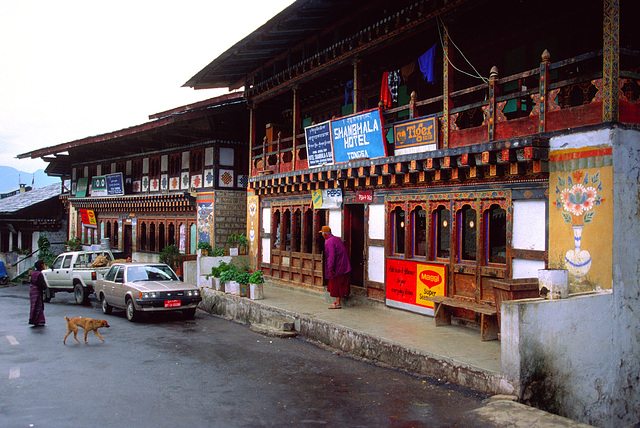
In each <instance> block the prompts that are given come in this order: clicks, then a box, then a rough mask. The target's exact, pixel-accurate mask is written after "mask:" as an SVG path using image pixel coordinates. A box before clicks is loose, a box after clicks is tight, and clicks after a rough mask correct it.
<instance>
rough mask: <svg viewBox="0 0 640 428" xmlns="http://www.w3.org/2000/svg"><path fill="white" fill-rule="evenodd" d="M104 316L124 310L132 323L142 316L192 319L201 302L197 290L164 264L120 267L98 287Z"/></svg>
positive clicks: (99, 281) (97, 292)
mask: <svg viewBox="0 0 640 428" xmlns="http://www.w3.org/2000/svg"><path fill="white" fill-rule="evenodd" d="M95 293H96V296H97V297H98V299H99V300H100V301H101V302H102V312H104V313H105V314H110V313H111V310H112V309H113V308H118V309H124V310H125V313H126V315H127V319H128V320H129V321H137V320H138V319H139V317H140V312H154V311H155V312H159V311H176V310H178V311H182V312H183V313H184V315H185V316H186V317H187V318H193V317H194V315H195V313H196V307H197V306H198V303H199V302H200V301H201V300H202V297H200V290H198V288H197V287H195V286H193V285H191V284H186V283H184V282H182V281H180V279H179V278H178V276H177V275H176V274H175V272H174V271H173V270H172V269H171V268H170V267H169V266H167V265H166V264H163V263H117V264H114V265H112V266H111V268H110V269H109V271H108V272H107V273H106V274H105V276H104V278H102V279H99V280H98V281H97V283H96V290H95Z"/></svg>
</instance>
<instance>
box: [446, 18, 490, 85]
mask: <svg viewBox="0 0 640 428" xmlns="http://www.w3.org/2000/svg"><path fill="white" fill-rule="evenodd" d="M437 19H438V23H437V24H438V25H437V26H438V36H439V38H440V47H442V52H443V53H444V56H445V57H446V59H447V62H448V63H449V64H451V67H452V68H453V69H454V70H456V71H458V72H460V73H462V74H466V75H467V76H469V77H473V78H474V79H480V80H482V81H483V82H484V83H487V82H489V79H487V78H486V77H484V76H482V75H481V74H480V73H479V72H478V70H476V68H475V67H474V66H473V64H471V62H470V61H469V60H468V59H467V57H466V56H465V55H464V53H462V51H461V50H460V48H459V47H458V45H456V43H455V42H454V41H453V39H452V38H451V36H449V35H447V38H448V39H449V40H450V41H451V44H452V45H453V46H454V47H455V48H456V50H457V51H458V52H459V53H460V55H462V58H464V60H465V61H466V62H467V64H469V65H470V66H471V68H473V71H475V72H476V74H475V75H474V74H471V73H469V72H467V71H464V70H461V69H459V68H458V67H456V66H455V65H454V64H453V62H452V61H451V59H450V58H449V55H448V54H447V52H446V51H445V49H444V41H443V40H442V33H441V32H440V25H442V26H444V23H442V20H441V19H440V17H438V18H437Z"/></svg>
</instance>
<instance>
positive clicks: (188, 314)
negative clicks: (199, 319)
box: [182, 308, 196, 320]
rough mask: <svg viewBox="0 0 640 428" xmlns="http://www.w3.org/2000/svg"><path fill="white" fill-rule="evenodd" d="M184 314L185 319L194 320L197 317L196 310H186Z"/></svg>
mask: <svg viewBox="0 0 640 428" xmlns="http://www.w3.org/2000/svg"><path fill="white" fill-rule="evenodd" d="M182 313H183V314H184V317H185V319H188V320H192V319H193V318H194V317H195V316H196V308H192V309H185V310H184V311H182Z"/></svg>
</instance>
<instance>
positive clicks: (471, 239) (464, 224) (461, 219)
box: [457, 205, 478, 261]
mask: <svg viewBox="0 0 640 428" xmlns="http://www.w3.org/2000/svg"><path fill="white" fill-rule="evenodd" d="M457 216H458V217H457V222H458V224H457V229H458V251H459V252H458V260H459V261H475V260H476V235H477V233H476V231H477V229H478V224H477V223H478V220H477V215H476V210H474V209H473V208H472V207H471V206H469V205H465V206H463V207H462V209H461V210H460V211H458V214H457Z"/></svg>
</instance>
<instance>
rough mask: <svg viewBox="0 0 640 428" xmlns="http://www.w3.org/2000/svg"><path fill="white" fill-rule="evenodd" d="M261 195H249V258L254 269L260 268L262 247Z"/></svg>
mask: <svg viewBox="0 0 640 428" xmlns="http://www.w3.org/2000/svg"><path fill="white" fill-rule="evenodd" d="M259 227H260V197H259V196H255V195H248V196H247V240H248V241H249V260H250V265H251V268H252V269H258V268H259V264H258V253H259V249H260V243H259V242H260V240H259V238H260V234H259V231H260V229H259Z"/></svg>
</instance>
